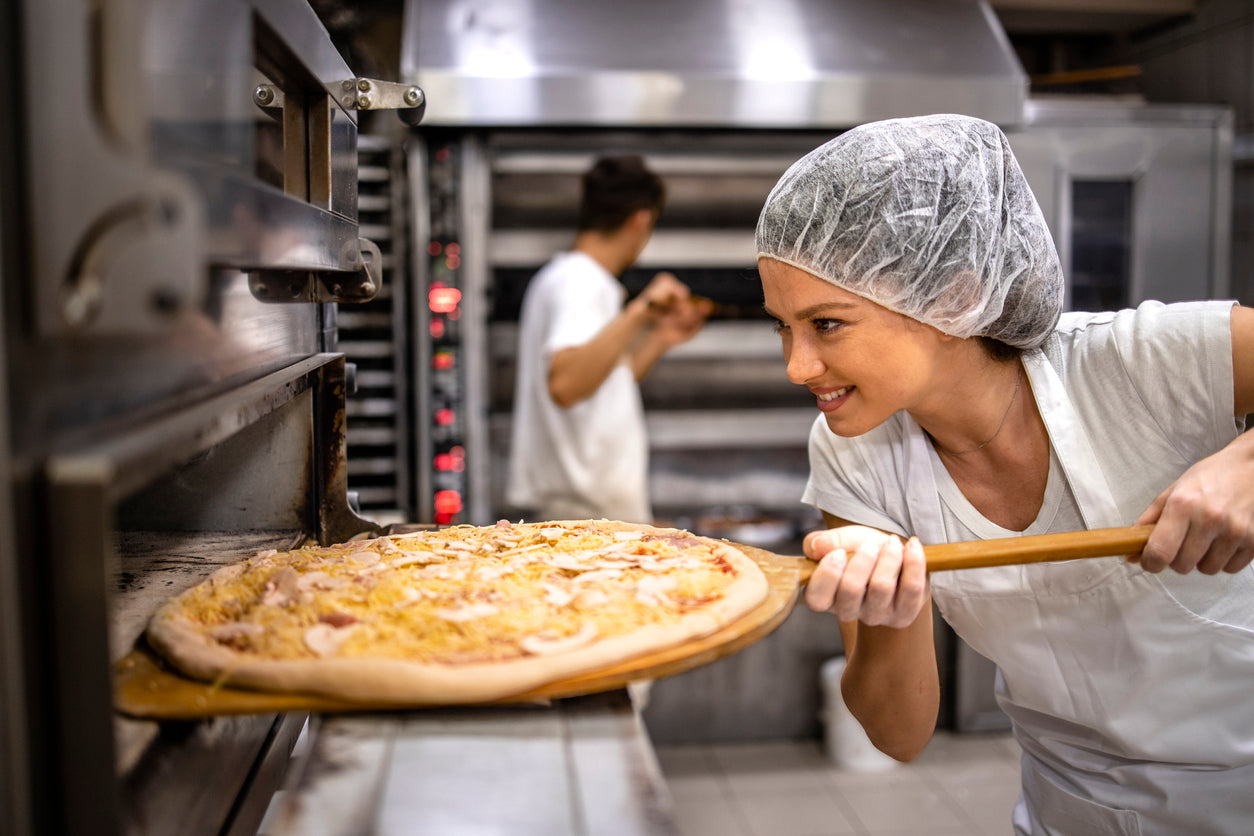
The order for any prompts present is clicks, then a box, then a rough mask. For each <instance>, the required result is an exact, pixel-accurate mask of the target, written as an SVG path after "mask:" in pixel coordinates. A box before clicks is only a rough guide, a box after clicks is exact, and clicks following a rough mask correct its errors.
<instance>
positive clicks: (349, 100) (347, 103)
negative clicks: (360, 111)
mask: <svg viewBox="0 0 1254 836" xmlns="http://www.w3.org/2000/svg"><path fill="white" fill-rule="evenodd" d="M340 104H342V105H344V109H345V110H352V109H353V108H354V107H356V106H357V100H356V99H354V98H353V97H352V96H345V97H344V98H342V99H340Z"/></svg>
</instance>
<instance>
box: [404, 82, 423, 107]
mask: <svg viewBox="0 0 1254 836" xmlns="http://www.w3.org/2000/svg"><path fill="white" fill-rule="evenodd" d="M421 97H422V94H421V92H419V90H418V88H417V87H410V88H409V89H408V90H406V91H405V104H407V105H409V106H410V107H413V106H414V105H416V104H418V102H419V100H420V99H421Z"/></svg>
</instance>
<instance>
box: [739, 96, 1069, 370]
mask: <svg viewBox="0 0 1254 836" xmlns="http://www.w3.org/2000/svg"><path fill="white" fill-rule="evenodd" d="M757 249H758V254H759V256H767V257H770V258H775V259H779V260H780V261H783V262H787V263H788V264H791V265H793V266H794V267H798V268H800V269H802V270H805V271H806V272H808V273H812V274H814V275H815V276H818V277H819V278H822V279H826V280H827V281H829V282H831V283H832V284H835V285H838V286H839V287H842V288H844V289H846V290H848V291H850V292H852V293H856V294H858V295H859V296H863V297H865V298H867V299H870V300H872V301H874V302H877V303H879V304H881V305H883V306H884V307H886V308H889V309H891V310H894V311H897V312H898V313H901V314H904V315H906V316H909V317H911V318H913V319H917V320H919V321H920V322H925V323H927V324H929V325H932V326H934V327H935V328H937V329H939V330H941V331H943V332H945V333H946V334H951V335H953V336H956V337H975V336H986V337H992V338H994V339H997V340H1001V341H1002V342H1005V343H1008V344H1010V345H1013V346H1017V347H1019V348H1035V347H1037V346H1039V345H1040V344H1041V343H1043V342H1044V341H1045V338H1046V336H1047V335H1048V334H1049V333H1050V331H1051V330H1053V328H1054V326H1055V325H1056V324H1057V322H1058V315H1059V313H1060V312H1061V310H1062V301H1063V278H1062V266H1061V265H1060V264H1059V262H1058V253H1057V251H1056V250H1055V249H1054V242H1053V239H1052V238H1051V237H1050V234H1049V228H1048V227H1047V226H1046V224H1045V218H1044V216H1043V215H1042V214H1041V210H1040V207H1039V206H1038V205H1037V203H1036V198H1035V197H1034V196H1033V194H1032V190H1031V189H1030V188H1029V187H1028V183H1027V180H1026V179H1025V178H1024V176H1023V172H1022V170H1021V169H1020V168H1019V163H1018V162H1017V161H1016V160H1015V158H1014V154H1013V153H1011V150H1010V145H1009V143H1008V142H1007V140H1006V137H1005V135H1004V134H1003V133H1002V132H1001V130H1000V129H998V128H997V126H996V125H993V124H991V123H989V122H985V121H982V120H980V119H973V118H970V117H967V116H954V115H938V116H924V117H917V118H911V119H893V120H889V121H885V122H873V123H869V124H866V125H862V126H859V127H857V128H854V129H852V130H850V131H847V132H846V133H843V134H841V135H840V136H838V137H836V138H835V139H833V140H831V141H830V142H828V143H826V144H824V145H822V146H820V147H818V148H816V149H815V150H813V151H811V152H810V153H809V154H807V155H806V156H804V157H802V158H801V159H800V160H798V161H797V162H796V163H794V164H793V165H792V166H791V167H790V168H789V169H788V171H787V172H785V173H784V176H783V177H782V178H780V180H779V182H778V183H777V184H776V185H775V188H774V189H772V190H771V194H770V196H769V197H768V198H767V200H766V205H765V206H764V207H763V209H762V214H761V216H760V217H759V219H758V228H757Z"/></svg>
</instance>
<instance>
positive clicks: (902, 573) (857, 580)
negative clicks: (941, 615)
mask: <svg viewBox="0 0 1254 836" xmlns="http://www.w3.org/2000/svg"><path fill="white" fill-rule="evenodd" d="M823 518H824V520H826V522H827V524H828V526H829V529H828V530H827V531H814V532H811V533H810V534H808V535H807V536H806V539H805V553H806V556H807V557H809V558H810V559H811V560H815V561H818V564H819V565H818V566H816V567H815V570H814V575H813V576H812V577H811V578H810V582H809V584H808V585H807V586H806V592H805V599H806V605H807V606H809V607H810V609H812V610H815V611H816V612H832V613H834V614H835V615H836V617H837V619H838V620H839V621H840V634H841V638H842V640H843V641H844V645H845V657H846V659H847V660H848V661H847V663H846V666H845V672H844V675H843V676H842V678H841V695H842V696H843V697H844V700H845V704H846V705H847V706H848V707H849V711H850V713H852V714H853V716H854V717H856V718H857V719H858V722H859V723H861V724H862V727H863V729H865V730H866V733H867V737H868V738H870V740H871V742H872V743H874V744H875V746H876V748H878V749H879V750H880V751H882V752H884V753H886V754H888V755H891V756H892V757H894V758H896V759H898V760H903V761H908V760H912V759H913V758H915V757H916V756H918V754H919V752H921V751H922V750H923V747H924V746H926V745H927V742H928V741H929V740H931V738H932V733H933V731H935V729H936V716H937V712H938V710H939V707H940V677H939V674H938V673H937V667H936V646H935V644H934V641H933V638H932V606H931V593H930V589H929V586H928V582H927V564H926V561H925V559H924V557H923V547H922V546H921V545H920V544H919V541H918V540H917V539H916V538H911V539H910V540H909V541H907V542H906V543H905V544H904V545H903V544H902V542H901V540H900V538H898V537H896V536H895V535H891V534H886V533H884V532H882V531H878V530H876V529H873V528H868V527H866V526H859V525H850V524H849V523H848V522H846V521H845V520H842V519H839V518H837V517H834V516H832V515H830V514H827V513H826V512H825V513H824V514H823Z"/></svg>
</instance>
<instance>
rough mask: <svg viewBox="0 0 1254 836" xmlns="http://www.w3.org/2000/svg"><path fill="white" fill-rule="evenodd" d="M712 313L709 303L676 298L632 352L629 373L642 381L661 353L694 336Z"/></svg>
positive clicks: (659, 314) (658, 316)
mask: <svg viewBox="0 0 1254 836" xmlns="http://www.w3.org/2000/svg"><path fill="white" fill-rule="evenodd" d="M713 310H714V303H712V302H711V301H710V300H708V299H694V298H692V297H689V298H687V299H676V300H675V301H674V302H672V303H671V305H670V306H669V307H668V308H666V309H665V310H663V311H660V312H659V313H658V314H657V316H656V317H655V318H654V320H653V326H652V327H651V328H649V330H648V331H646V332H645V334H644V336H643V337H642V338H641V339H640V341H639V342H638V343H637V344H636V346H635V348H634V349H632V352H631V370H632V372H633V373H634V374H635V376H636V380H643V379H644V376H645V375H647V374H648V373H649V370H650V369H652V368H653V364H654V363H656V362H657V361H658V360H660V359H661V358H662V355H663V354H665V353H666V352H668V351H670V350H671V349H672V348H674V347H675V346H677V345H679V344H680V343H685V342H688V340H690V339H692V338H693V337H695V336H696V335H697V333H698V332H700V330H701V329H702V328H703V327H704V326H705V321H706V319H708V318H709V316H710V312H711V311H713Z"/></svg>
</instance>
